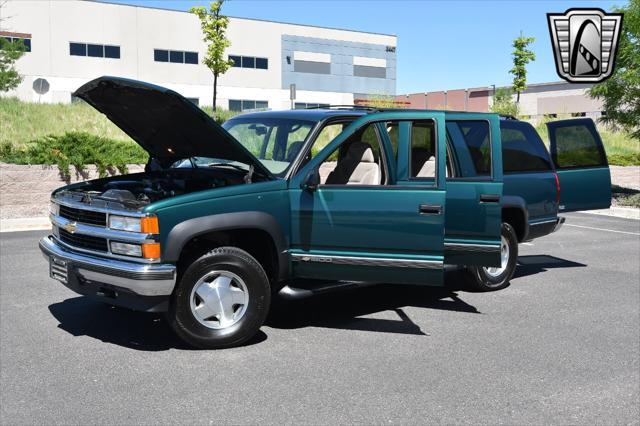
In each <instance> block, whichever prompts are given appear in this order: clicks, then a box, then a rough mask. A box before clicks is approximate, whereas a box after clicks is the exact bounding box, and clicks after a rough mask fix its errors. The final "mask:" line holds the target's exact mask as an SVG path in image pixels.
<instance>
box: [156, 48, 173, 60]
mask: <svg viewBox="0 0 640 426" xmlns="http://www.w3.org/2000/svg"><path fill="white" fill-rule="evenodd" d="M153 60H154V61H156V62H169V51H168V50H160V49H154V50H153Z"/></svg>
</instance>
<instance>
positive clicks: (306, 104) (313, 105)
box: [295, 102, 329, 109]
mask: <svg viewBox="0 0 640 426" xmlns="http://www.w3.org/2000/svg"><path fill="white" fill-rule="evenodd" d="M307 108H329V104H316V103H313V102H296V103H295V109H307Z"/></svg>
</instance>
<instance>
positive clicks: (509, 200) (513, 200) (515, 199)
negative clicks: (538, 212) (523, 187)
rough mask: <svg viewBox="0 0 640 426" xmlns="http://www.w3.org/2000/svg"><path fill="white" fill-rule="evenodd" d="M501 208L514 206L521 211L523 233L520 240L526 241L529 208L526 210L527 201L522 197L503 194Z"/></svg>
mask: <svg viewBox="0 0 640 426" xmlns="http://www.w3.org/2000/svg"><path fill="white" fill-rule="evenodd" d="M502 208H503V209H507V208H516V209H518V210H520V211H522V215H523V217H524V234H523V238H522V241H527V237H528V236H529V210H527V202H526V201H525V200H524V198H522V197H519V196H517V195H503V196H502Z"/></svg>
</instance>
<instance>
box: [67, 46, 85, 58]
mask: <svg viewBox="0 0 640 426" xmlns="http://www.w3.org/2000/svg"><path fill="white" fill-rule="evenodd" d="M69 54H70V55H72V56H87V45H86V44H84V43H69Z"/></svg>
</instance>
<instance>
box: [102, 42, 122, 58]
mask: <svg viewBox="0 0 640 426" xmlns="http://www.w3.org/2000/svg"><path fill="white" fill-rule="evenodd" d="M104 57H105V58H112V59H118V58H120V46H107V45H105V46H104Z"/></svg>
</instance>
